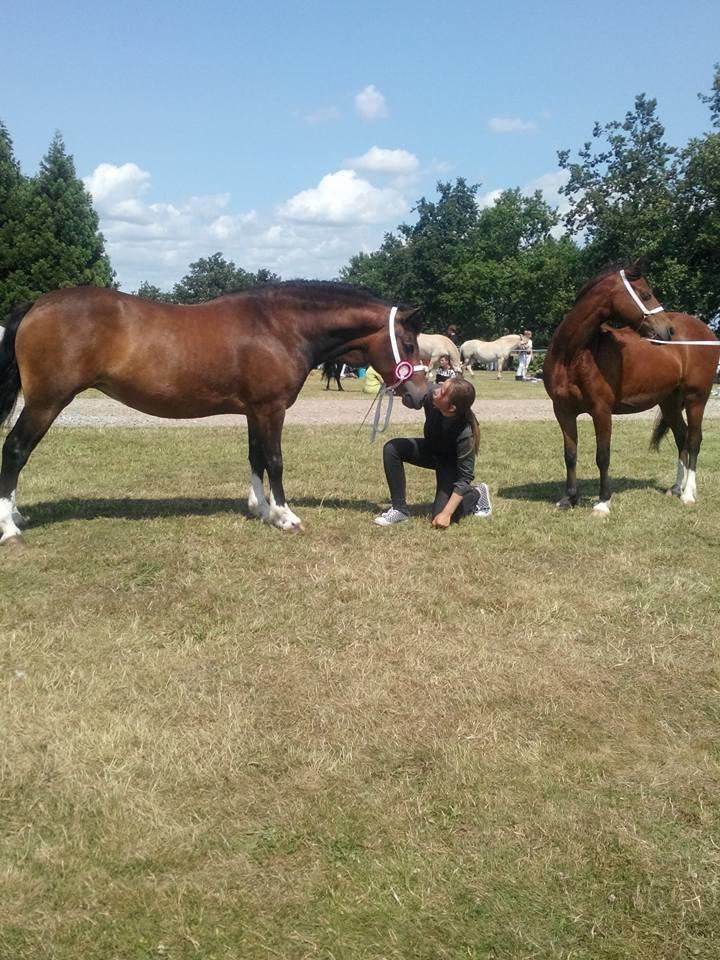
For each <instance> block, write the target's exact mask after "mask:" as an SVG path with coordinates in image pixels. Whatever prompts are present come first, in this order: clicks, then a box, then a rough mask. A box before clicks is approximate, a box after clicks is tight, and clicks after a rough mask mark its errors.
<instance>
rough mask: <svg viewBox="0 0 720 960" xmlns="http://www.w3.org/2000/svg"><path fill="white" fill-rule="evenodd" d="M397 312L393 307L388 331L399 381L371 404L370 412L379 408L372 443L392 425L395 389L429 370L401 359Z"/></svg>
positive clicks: (388, 387)
mask: <svg viewBox="0 0 720 960" xmlns="http://www.w3.org/2000/svg"><path fill="white" fill-rule="evenodd" d="M397 312H398V308H397V307H393V308H392V309H391V310H390V316H389V317H388V331H389V333H390V346H391V347H392V352H393V357H394V359H395V371H394V372H395V377H396V378H397V379H396V380H395V383H393V384H386V385H385V386H382V387H381V388H380V390H379V391H378V393H377V395H376V396H375V399H374V400H373V402H372V403H371V404H370V410H372V408H373V407H374V406H375V404H376V403H377V407H375V418H374V420H373V425H372V428H371V430H370V443H372V442H373V441H374V439H375V437H376V436H377V435H378V434H379V433H384V432H385V431H386V430H387V428H388V426H389V424H390V416H391V414H392V405H393V397H394V395H395V394H394V390H395V387H399V386H400V384H401V383H405V381H406V380H409V379H410V377H411V376H412V375H413V374H414V373H420V372H423V373H427V370H428V368H427V367H426V366H425V364H424V363H416V364H415V365H414V366H413V364H412V363H410V361H409V360H403V359H402V358H401V356H400V351H399V350H398V344H397V334H396V333H395V317H396V316H397ZM385 397H387V398H388V403H387V410H386V411H385V421H384V423H383V425H382V426H380V420H381V417H382V404H383V400H384V399H385ZM370 410H368V412H367V413H366V414H365V419H364V420H363V422H362V423H361V424H360V426H361V427H362V425H363V424H364V423H365V420H367V418H368V414H369V413H370Z"/></svg>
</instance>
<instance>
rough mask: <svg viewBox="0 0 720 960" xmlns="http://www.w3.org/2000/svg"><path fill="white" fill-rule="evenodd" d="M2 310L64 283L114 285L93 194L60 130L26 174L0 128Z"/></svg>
mask: <svg viewBox="0 0 720 960" xmlns="http://www.w3.org/2000/svg"><path fill="white" fill-rule="evenodd" d="M0 210H1V211H2V213H3V216H2V217H1V218H0V223H2V228H0V310H1V311H2V313H3V314H6V313H7V312H8V310H9V309H10V307H11V306H12V305H13V304H14V303H17V302H18V301H21V300H35V299H36V298H37V297H39V296H40V295H41V294H43V293H46V292H47V291H49V290H55V289H57V288H58V287H73V286H82V285H92V286H98V287H107V286H110V285H111V284H112V282H113V271H112V268H111V266H110V261H109V259H108V257H107V255H106V253H105V242H104V239H103V236H102V234H101V233H100V232H99V230H98V217H97V214H96V213H95V210H94V209H93V206H92V199H91V197H90V194H89V193H88V192H87V190H86V189H85V186H84V185H83V183H82V181H81V180H80V179H79V178H78V177H77V175H76V173H75V164H74V162H73V158H72V156H70V154H68V153H67V151H66V149H65V144H64V142H63V139H62V137H61V136H60V134H56V135H55V137H54V138H53V141H52V143H51V144H50V147H49V149H48V151H47V153H46V155H45V156H44V157H43V159H42V162H41V164H40V169H39V171H38V173H37V175H36V176H34V177H23V176H22V175H21V174H20V171H19V167H18V165H17V163H16V161H15V159H14V157H13V155H12V141H11V140H10V137H9V135H8V133H7V130H6V128H5V127H4V126H2V128H0Z"/></svg>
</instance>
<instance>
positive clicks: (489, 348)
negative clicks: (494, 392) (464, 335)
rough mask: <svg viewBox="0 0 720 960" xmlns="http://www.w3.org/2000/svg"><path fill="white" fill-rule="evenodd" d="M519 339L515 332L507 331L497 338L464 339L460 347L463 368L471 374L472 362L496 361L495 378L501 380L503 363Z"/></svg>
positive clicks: (520, 338) (515, 348)
mask: <svg viewBox="0 0 720 960" xmlns="http://www.w3.org/2000/svg"><path fill="white" fill-rule="evenodd" d="M521 340H522V337H521V336H520V335H519V334H517V333H508V334H507V335H506V336H504V337H498V339H497V340H466V341H465V343H463V345H462V346H461V347H460V356H461V357H462V361H463V368H464V369H465V370H467V372H468V373H469V374H470V376H472V375H473V372H472V365H473V363H496V364H497V379H498V380H502V371H503V365H504V363H505V361H506V360H507V358H508V357H509V356H510V354H511V353H512V352H513V350H517V348H518V347H519V346H520V341H521Z"/></svg>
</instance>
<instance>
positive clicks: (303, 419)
mask: <svg viewBox="0 0 720 960" xmlns="http://www.w3.org/2000/svg"><path fill="white" fill-rule="evenodd" d="M369 405H370V404H369V400H368V398H366V397H364V396H344V397H322V398H315V397H300V399H299V400H298V401H297V402H296V403H295V405H294V406H293V407H291V408H290V409H289V410H288V413H287V419H286V423H287V424H300V425H306V426H314V425H319V424H350V425H352V424H355V425H358V426H359V425H360V423H361V422H362V419H363V417H364V416H365V414H366V413H367V412H368V407H369ZM475 412H476V414H477V416H478V419H479V420H480V422H481V423H492V422H512V421H521V420H524V421H528V420H536V421H537V420H552V419H553V412H552V404H551V403H550V400H549V399H548V398H547V397H546V396H534V397H531V398H528V399H527V400H522V399H521V400H486V399H481V400H479V401H478V402H477V403H476V404H475ZM705 415H706V416H707V417H720V398H712V399H711V400H710V401H709V402H708V405H707V410H706V414H705ZM421 416H422V414H421V413H419V412H418V411H416V410H408V409H407V408H406V407H403V406H402V404H401V403H400V402H399V401H395V403H394V405H393V412H392V422H393V423H413V422H418V418H419V417H421ZM633 416H637V417H641V418H644V419H647V418H653V417H654V416H655V411H654V410H649V411H647V412H645V413H640V414H634V415H633ZM367 423H368V427H369V424H370V417H368V421H367ZM57 425H58V426H66V427H89V426H97V427H186V426H197V427H214V426H240V427H244V426H245V417H242V416H237V415H223V416H218V417H203V418H201V419H196V420H167V419H164V418H161V417H151V416H148V415H146V414H144V413H140V412H139V411H137V410H131V409H130V408H129V407H125V406H123V405H122V404H121V403H117V402H116V401H115V400H110V399H108V398H106V397H79V398H78V399H77V400H74V401H73V402H72V403H71V404H70V406H69V407H67V408H66V409H65V410H64V411H63V413H62V414H61V415H60V416H59V417H58V420H57Z"/></svg>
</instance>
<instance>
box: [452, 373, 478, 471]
mask: <svg viewBox="0 0 720 960" xmlns="http://www.w3.org/2000/svg"><path fill="white" fill-rule="evenodd" d="M448 394H449V396H448V399H449V400H450V403H451V404H452V405H453V406H454V407H455V410H456V411H457V413H458V414H459V415H460V416H463V417H465V420H466V421H467V423H469V424H470V427H471V429H472V433H473V449H474V450H475V453H477V452H478V450H479V449H480V424H479V423H478V421H477V417H476V416H475V414H474V413H473V410H472V405H473V404H474V403H475V387H474V386H473V385H472V384H471V383H470V381H469V380H465V379H464V378H463V377H455V379H454V380H448Z"/></svg>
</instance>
